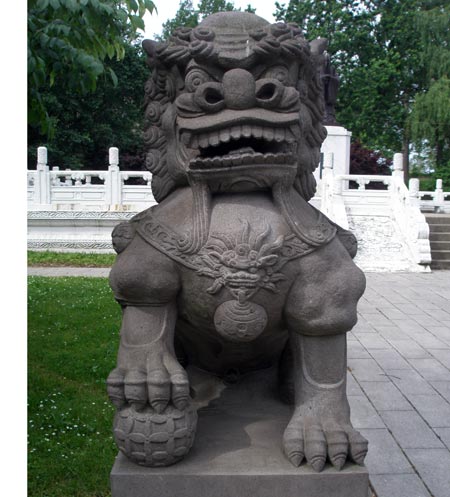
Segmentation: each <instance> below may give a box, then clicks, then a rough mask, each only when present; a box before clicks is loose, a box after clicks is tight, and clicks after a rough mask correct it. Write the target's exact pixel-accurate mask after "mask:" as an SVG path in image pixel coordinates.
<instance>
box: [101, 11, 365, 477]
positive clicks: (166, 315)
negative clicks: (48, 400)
mask: <svg viewBox="0 0 450 497" xmlns="http://www.w3.org/2000/svg"><path fill="white" fill-rule="evenodd" d="M143 47H144V49H145V51H146V52H147V54H148V64H149V66H150V67H151V68H152V73H151V76H150V78H149V80H148V82H147V84H146V88H145V91H146V97H145V106H146V110H145V118H146V121H145V122H146V131H145V141H146V145H147V147H148V153H147V158H146V166H147V168H148V169H149V170H150V171H151V172H152V173H153V180H152V181H153V182H152V188H153V193H154V195H155V198H156V199H157V200H158V201H159V202H160V203H159V205H157V206H155V207H152V208H150V209H148V210H146V211H143V212H141V213H140V214H138V215H137V216H135V217H134V218H133V219H132V220H131V221H129V222H128V223H125V225H119V226H118V227H116V228H115V231H114V233H113V239H114V246H115V248H116V250H117V252H118V254H119V255H118V257H117V261H116V263H115V265H114V266H113V268H112V270H111V274H110V282H111V286H112V289H113V291H114V295H115V297H116V299H117V300H118V302H119V303H120V304H121V305H122V308H123V321H122V328H121V343H120V347H119V353H118V360H117V368H116V369H114V370H113V371H112V373H111V374H110V376H109V378H108V392H109V395H110V398H111V400H112V402H113V403H114V405H115V406H116V407H117V409H118V414H117V415H116V418H115V420H116V421H115V425H114V434H115V438H116V440H117V442H118V445H119V447H120V449H121V450H122V452H123V453H124V454H126V455H127V456H128V457H129V458H130V459H131V460H133V461H134V462H137V463H139V464H142V465H146V466H152V467H153V466H159V465H161V464H163V465H170V464H173V463H174V462H177V461H179V460H180V459H181V458H182V457H184V456H185V455H186V454H187V451H188V450H189V448H190V447H191V444H192V442H193V438H194V434H195V429H196V423H195V420H196V418H195V415H194V411H193V409H194V407H195V405H194V404H198V401H199V397H198V395H199V392H198V391H196V387H198V385H195V384H194V383H195V382H193V379H192V378H190V377H188V375H187V373H186V370H185V368H186V367H187V366H189V367H190V368H192V367H196V368H198V369H200V370H203V371H206V372H208V373H209V374H211V375H212V377H214V378H216V380H217V378H219V379H224V380H225V381H227V382H232V381H235V380H236V378H238V377H239V376H240V375H242V374H246V373H248V372H253V371H257V370H262V369H265V368H268V367H276V366H279V368H278V369H279V373H278V392H277V394H278V395H279V396H281V397H283V398H284V399H285V400H286V401H288V402H290V403H292V404H294V405H295V407H294V411H293V413H292V416H291V418H290V420H289V422H287V420H285V425H286V424H287V427H286V426H284V427H283V428H280V433H279V435H280V436H279V442H278V444H279V445H278V447H279V450H283V451H284V454H285V456H286V457H287V459H288V460H289V461H290V462H291V463H292V465H293V466H295V467H299V466H301V464H302V463H305V462H307V463H308V464H309V465H310V466H311V467H312V468H313V469H314V470H315V471H321V470H323V469H324V467H325V465H326V461H327V460H329V461H331V463H332V464H333V466H334V467H335V468H336V469H338V470H339V469H342V468H343V467H344V466H345V464H346V463H347V461H353V462H356V463H358V464H363V461H364V457H365V455H366V452H367V441H366V439H365V438H364V437H363V436H362V435H360V434H359V433H358V432H357V431H356V430H355V429H354V428H353V426H352V424H351V420H350V406H349V403H348V400H347V396H346V371H347V370H346V366H347V364H346V332H348V331H350V330H351V329H352V327H353V326H354V325H355V324H356V321H357V312H356V305H357V302H358V300H359V298H360V297H361V295H362V294H363V292H364V289H365V277H364V274H363V273H362V271H361V270H360V269H359V268H358V267H357V266H356V265H355V264H354V262H353V260H352V258H353V257H354V256H355V255H356V251H357V244H356V239H355V237H354V236H353V235H352V234H351V233H349V232H348V231H345V230H343V229H341V228H340V227H339V226H337V225H336V224H334V223H333V222H331V221H330V220H329V219H327V218H326V217H325V216H324V215H323V214H322V213H320V212H319V211H317V210H316V209H315V208H314V207H312V206H311V205H310V204H309V203H308V200H310V199H311V198H312V196H313V195H314V191H315V181H314V177H313V171H314V169H315V168H316V167H317V165H318V163H319V158H320V146H321V144H322V142H323V140H324V138H325V136H326V130H325V128H324V127H323V125H322V124H321V121H322V116H323V111H324V102H323V87H322V83H321V80H320V68H321V67H322V66H323V62H324V60H323V59H324V56H323V52H324V49H325V47H326V41H324V40H323V39H318V40H313V41H311V42H309V43H308V42H307V41H306V40H305V38H304V37H303V34H302V32H301V30H300V29H299V28H298V26H295V25H293V24H284V23H276V24H272V25H271V24H269V23H268V22H267V21H265V20H263V19H261V18H259V17H258V16H255V15H254V14H250V13H244V12H227V13H219V14H214V15H212V16H209V17H207V18H206V19H204V20H203V21H202V22H201V23H200V24H199V26H197V27H196V28H193V29H191V28H182V29H179V30H177V31H176V32H175V33H174V34H173V36H172V37H171V38H170V40H169V41H168V42H167V43H156V42H152V41H150V40H146V41H144V43H143ZM215 387H217V384H216V385H215ZM202 388H203V389H205V388H206V386H205V384H203V387H202ZM212 390H214V389H212ZM203 393H205V392H203ZM275 393H276V392H272V393H271V395H272V396H274V395H275ZM192 394H195V395H196V396H195V395H194V398H193V399H191V396H192ZM267 395H269V392H267ZM244 400H245V398H243V399H241V402H242V403H243V402H244ZM205 402H206V400H205ZM253 410H254V407H251V410H250V414H251V412H253ZM184 414H186V415H184ZM191 414H192V415H191ZM252 416H253V414H252ZM269 420H270V416H267V420H266V421H265V424H270V421H269ZM202 422H204V420H200V423H199V425H201V423H202ZM226 426H227V423H226V422H225V421H223V422H222V423H221V428H220V429H221V430H227V428H226ZM235 428H236V427H234V426H233V425H232V424H231V426H230V430H233V429H235ZM199 429H200V430H201V427H200V426H199ZM265 429H266V428H265ZM267 429H269V428H267ZM283 429H284V432H283V434H282V435H281V432H282V431H283ZM230 436H232V437H234V436H235V435H230ZM203 437H205V435H203ZM200 438H202V435H200ZM219 439H220V437H219ZM199 443H200V444H201V443H202V442H201V441H200V442H199ZM222 446H223V442H221V443H218V445H217V447H218V450H219V452H220V451H221V450H224V448H223V447H222ZM281 448H282V449H281ZM271 450H275V449H273V448H272V449H271ZM299 471H302V470H301V469H300V470H299ZM311 481H312V480H311Z"/></svg>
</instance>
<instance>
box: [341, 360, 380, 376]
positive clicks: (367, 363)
mask: <svg viewBox="0 0 450 497" xmlns="http://www.w3.org/2000/svg"><path fill="white" fill-rule="evenodd" d="M348 367H349V368H350V370H351V372H352V374H353V376H354V377H355V378H356V379H357V380H358V381H389V379H388V378H387V377H386V374H385V372H384V371H383V370H382V369H381V368H380V366H378V364H377V363H376V362H375V360H374V359H349V360H348Z"/></svg>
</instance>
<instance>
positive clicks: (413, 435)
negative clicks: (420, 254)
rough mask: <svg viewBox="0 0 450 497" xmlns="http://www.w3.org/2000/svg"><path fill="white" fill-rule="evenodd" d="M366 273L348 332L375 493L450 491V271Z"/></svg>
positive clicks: (354, 393) (449, 494)
mask: <svg viewBox="0 0 450 497" xmlns="http://www.w3.org/2000/svg"><path fill="white" fill-rule="evenodd" d="M108 272H109V270H108V269H80V268H42V269H38V268H30V269H29V274H30V275H47V276H75V275H80V276H107V274H108ZM367 281H368V285H367V290H366V293H365V294H364V297H363V298H362V300H361V302H360V305H359V322H358V324H357V325H356V327H355V328H354V329H353V331H352V332H351V333H350V334H349V336H348V366H349V377H348V394H349V399H350V404H351V407H352V420H353V423H354V425H355V427H356V428H357V429H359V430H360V431H361V432H362V433H363V434H364V435H365V436H366V437H367V438H368V439H369V454H368V456H367V460H366V462H367V466H368V469H369V473H370V480H371V483H372V485H373V487H374V489H375V492H376V495H377V497H450V271H435V272H433V273H431V274H417V273H408V274H406V273H401V274H387V273H368V274H367ZM349 497H351V496H349Z"/></svg>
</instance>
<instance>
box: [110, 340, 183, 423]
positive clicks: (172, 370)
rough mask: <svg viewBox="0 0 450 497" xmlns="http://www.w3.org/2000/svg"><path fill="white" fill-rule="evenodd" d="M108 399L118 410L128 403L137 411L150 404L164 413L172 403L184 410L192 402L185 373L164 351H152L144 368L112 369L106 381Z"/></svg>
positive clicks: (161, 348)
mask: <svg viewBox="0 0 450 497" xmlns="http://www.w3.org/2000/svg"><path fill="white" fill-rule="evenodd" d="M107 386H108V395H109V398H110V399H111V402H112V403H113V404H114V405H115V406H116V407H117V408H120V407H123V406H124V405H125V404H126V403H129V404H131V405H133V406H134V407H135V409H142V408H144V407H145V405H146V404H150V405H151V406H152V407H153V409H154V410H155V411H156V412H157V413H162V412H163V411H164V409H165V408H166V407H167V405H168V404H169V402H172V404H173V405H174V406H175V407H176V408H177V409H180V410H183V409H184V408H185V407H186V406H187V404H188V402H189V381H188V377H187V374H186V371H185V370H184V369H183V368H182V367H181V366H180V364H179V363H178V361H177V360H176V359H175V357H174V356H173V354H171V353H170V352H169V351H168V350H166V349H165V348H164V347H153V348H152V350H151V351H150V352H149V353H148V357H147V361H146V364H145V366H143V367H141V368H133V369H126V368H122V367H118V368H116V369H113V370H112V371H111V373H110V375H109V377H108V380H107Z"/></svg>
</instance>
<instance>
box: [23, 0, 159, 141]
mask: <svg viewBox="0 0 450 497" xmlns="http://www.w3.org/2000/svg"><path fill="white" fill-rule="evenodd" d="M153 9H154V4H153V2H152V1H151V0H29V2H28V76H29V78H28V79H29V81H28V89H29V94H28V101H29V115H28V119H29V123H30V124H31V125H33V126H39V127H40V129H41V131H42V132H47V133H50V134H51V133H52V132H54V121H53V120H52V116H51V110H49V108H48V107H46V105H45V102H44V100H43V98H42V92H43V91H45V89H48V88H51V87H52V86H53V85H54V84H55V83H56V82H57V81H60V82H64V85H65V86H66V87H67V88H68V89H69V90H70V91H72V92H80V93H82V94H86V93H88V92H89V91H93V90H95V88H96V84H97V80H98V77H99V76H100V75H101V74H103V73H105V72H108V73H109V76H110V77H111V79H112V80H113V82H114V83H116V82H117V76H116V74H115V73H114V71H113V69H112V67H111V66H109V67H108V66H107V64H106V59H113V58H114V57H116V58H117V59H119V60H120V59H122V58H123V57H124V55H125V44H126V40H127V39H128V40H132V39H133V38H135V37H136V32H137V29H138V28H139V29H144V27H145V26H144V22H143V20H142V17H143V16H144V14H145V12H146V11H150V12H152V11H153Z"/></svg>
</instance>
